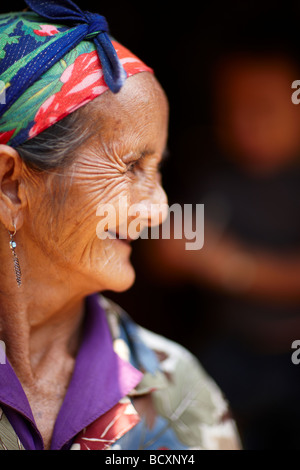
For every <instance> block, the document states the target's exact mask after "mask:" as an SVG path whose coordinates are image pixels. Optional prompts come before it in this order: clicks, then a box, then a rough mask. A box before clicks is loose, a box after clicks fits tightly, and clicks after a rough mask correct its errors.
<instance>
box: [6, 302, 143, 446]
mask: <svg viewBox="0 0 300 470" xmlns="http://www.w3.org/2000/svg"><path fill="white" fill-rule="evenodd" d="M86 312H87V313H86V317H85V323H84V332H83V340H82V344H81V347H80V350H79V353H78V355H77V359H76V364H75V368H74V372H73V375H72V379H71V382H70V384H69V387H68V390H67V393H66V396H65V399H64V402H63V404H62V407H61V409H60V411H59V414H58V417H57V420H56V423H55V426H54V431H53V436H52V442H51V449H52V450H58V449H63V448H65V449H66V448H69V446H70V444H71V442H72V439H73V438H74V437H75V436H76V435H77V434H78V433H79V432H80V431H81V430H82V429H83V428H85V427H86V426H88V425H89V424H91V423H92V422H93V421H95V420H96V419H97V418H98V417H100V416H101V415H103V414H104V413H105V412H106V411H108V410H110V409H111V408H112V407H113V406H114V405H115V404H116V403H118V401H119V400H120V399H121V398H123V397H124V396H126V395H127V394H128V393H129V392H130V391H131V390H132V389H133V388H134V387H135V386H136V385H137V384H138V383H139V382H140V381H141V379H142V377H143V374H142V373H141V372H140V371H138V370H137V369H135V368H134V367H133V366H132V365H131V364H129V363H128V362H126V361H124V360H123V359H121V358H120V357H119V356H118V355H117V354H116V353H115V352H114V350H113V343H112V338H111V334H110V331H109V327H108V323H107V319H106V315H105V312H104V310H103V309H102V307H101V306H100V303H99V299H98V295H96V294H95V295H92V296H90V297H87V299H86ZM0 406H1V407H2V408H3V411H4V413H5V415H6V416H7V418H8V420H9V421H10V423H11V424H12V426H13V428H14V429H15V431H16V433H17V434H18V437H19V439H20V441H21V442H22V444H23V445H24V447H25V449H27V450H31V449H36V450H41V449H43V448H44V447H43V441H42V437H41V435H40V433H39V431H38V429H37V427H36V424H35V421H34V418H33V415H32V411H31V409H30V405H29V403H28V400H27V397H26V395H25V393H24V391H23V389H22V386H21V383H20V381H19V380H18V378H17V376H16V374H15V372H14V370H13V368H12V367H11V365H10V364H9V363H8V362H7V363H6V364H0Z"/></svg>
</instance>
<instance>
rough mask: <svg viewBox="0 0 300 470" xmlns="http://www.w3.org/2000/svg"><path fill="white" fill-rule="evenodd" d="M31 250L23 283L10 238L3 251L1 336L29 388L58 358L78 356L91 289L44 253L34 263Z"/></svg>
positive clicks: (8, 353) (60, 359)
mask: <svg viewBox="0 0 300 470" xmlns="http://www.w3.org/2000/svg"><path fill="white" fill-rule="evenodd" d="M1 246H2V247H5V244H4V243H1ZM17 250H18V248H17ZM17 250H16V251H17ZM26 251H27V250H24V248H23V247H21V249H19V252H20V253H21V254H22V257H21V258H20V265H21V270H22V266H23V267H25V269H23V270H22V285H21V287H18V286H17V282H16V278H15V273H14V268H13V257H12V254H11V251H10V249H9V242H8V241H7V249H6V250H5V249H4V248H3V249H1V253H0V256H1V260H2V263H1V268H0V286H1V290H0V340H2V341H4V342H5V346H6V354H7V358H8V360H9V362H10V363H11V365H12V366H13V368H14V370H15V372H16V374H17V376H18V377H19V379H20V381H21V382H22V383H23V385H25V384H27V385H28V386H30V384H33V383H36V382H37V379H38V378H39V377H42V376H43V374H45V373H46V374H47V371H48V370H49V364H51V369H52V370H53V363H55V362H53V361H56V360H57V361H62V360H65V359H66V358H69V359H70V358H74V357H75V355H76V352H77V350H78V347H79V343H80V332H81V324H82V320H83V315H84V298H85V297H86V295H88V294H90V293H91V292H88V291H84V289H79V288H78V285H74V284H75V282H73V279H72V277H71V276H70V273H65V272H62V271H61V270H58V268H57V266H55V265H51V264H50V263H49V261H48V263H45V262H44V260H43V255H42V254H39V257H38V258H36V257H35V256H33V259H38V260H39V261H40V262H39V263H38V264H35V265H34V266H31V265H30V260H28V259H26V256H24V253H26ZM58 272H59V275H58Z"/></svg>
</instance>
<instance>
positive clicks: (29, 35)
mask: <svg viewBox="0 0 300 470" xmlns="http://www.w3.org/2000/svg"><path fill="white" fill-rule="evenodd" d="M26 2H27V3H28V4H29V5H30V6H32V4H33V6H34V7H35V3H38V4H39V5H38V6H39V8H35V10H40V6H41V4H43V5H46V10H45V16H46V18H45V17H44V16H43V17H41V16H40V15H39V14H37V13H34V12H17V13H10V14H5V15H0V144H8V145H10V146H12V147H16V146H18V145H20V144H22V143H23V142H25V141H27V140H28V139H31V138H33V137H35V136H36V135H38V134H39V133H40V132H42V131H43V130H45V129H47V128H48V127H50V126H51V125H53V124H55V123H56V122H58V121H59V120H61V119H63V118H64V117H65V116H67V115H68V114H70V113H72V112H73V111H75V110H76V109H78V108H80V107H81V106H83V105H85V104H86V103H88V102H89V101H91V100H93V99H94V98H96V97H97V96H99V95H101V94H102V93H104V92H105V91H107V90H108V89H111V90H112V91H113V92H118V91H119V89H120V88H121V86H122V85H123V83H124V81H125V79H126V78H127V77H130V76H131V75H134V74H136V73H139V72H143V71H148V72H153V71H152V69H151V68H149V67H148V66H146V65H145V64H144V63H143V62H142V61H141V60H139V59H138V58H137V57H136V56H135V55H133V54H132V53H131V52H130V51H128V50H127V49H126V48H125V47H123V46H122V45H121V44H119V43H118V42H116V41H115V40H113V39H111V38H110V37H109V36H108V35H107V34H106V32H105V31H107V30H108V29H107V28H106V27H105V24H106V22H105V19H104V18H103V17H101V16H100V15H96V14H90V13H88V12H81V10H79V8H78V7H77V6H76V5H75V4H74V3H73V2H70V1H69V0H60V1H53V0H52V1H51V0H49V1H48V2H47V1H43V2H36V1H35V0H30V1H29V0H26ZM57 6H59V7H60V6H62V7H63V13H64V14H65V12H66V11H68V12H70V11H71V10H66V7H68V8H69V7H72V8H75V13H76V15H77V14H78V12H81V13H82V14H83V15H84V21H85V22H87V23H84V24H81V23H78V21H79V20H78V18H75V20H72V21H71V23H72V26H71V27H70V26H69V25H66V24H64V23H70V18H69V17H68V18H67V19H66V20H64V23H63V24H62V23H60V22H55V23H54V22H50V21H49V20H48V18H47V17H49V11H50V13H51V14H52V11H53V8H54V7H55V8H56V9H57ZM47 8H48V9H49V11H48V10H47ZM56 14H57V11H56ZM76 15H75V16H76ZM58 16H59V15H58ZM69 16H70V15H69ZM99 18H100V21H99ZM74 23H75V25H74ZM103 24H104V26H102V25H103ZM100 27H103V28H104V32H103V31H99V28H100ZM84 28H85V29H84ZM105 28H106V29H105ZM99 37H100V39H101V42H99ZM82 38H83V39H82ZM91 39H93V40H91ZM72 41H73V42H72ZM74 43H75V45H74ZM99 50H100V52H99ZM114 75H115V76H114Z"/></svg>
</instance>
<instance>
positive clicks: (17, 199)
mask: <svg viewBox="0 0 300 470" xmlns="http://www.w3.org/2000/svg"><path fill="white" fill-rule="evenodd" d="M26 3H27V5H28V6H29V7H30V8H31V9H32V10H33V11H27V12H22V13H12V14H7V15H2V16H1V17H0V34H1V41H0V58H1V60H0V70H1V76H0V79H1V81H2V94H1V104H0V116H1V117H0V144H1V145H0V183H1V184H0V220H1V225H0V250H1V267H0V276H1V289H0V340H1V345H2V347H3V348H4V349H5V350H6V356H5V358H4V359H5V360H2V361H1V364H0V406H1V409H0V447H1V448H2V449H26V450H31V449H33V450H40V449H53V450H54V449H63V450H67V449H83V450H85V449H99V450H101V449H191V448H194V449H226V448H231V449H232V448H237V442H238V438H237V435H236V432H235V426H234V423H233V421H232V420H231V419H230V418H229V417H228V413H227V411H228V410H227V405H226V402H225V401H224V400H223V398H222V395H221V393H220V392H219V390H218V388H217V387H216V385H215V384H214V382H213V381H212V380H211V379H210V378H209V377H208V376H207V375H206V373H205V372H204V371H203V370H202V368H201V366H200V365H199V364H198V363H197V361H196V359H195V358H194V357H193V356H192V355H191V354H190V353H189V352H188V351H186V350H185V349H183V348H182V347H181V346H179V345H177V344H175V343H173V342H171V341H169V340H167V339H165V338H163V337H161V336H158V335H156V334H153V333H151V332H149V331H146V330H145V329H143V328H141V327H139V326H137V325H136V324H135V323H134V322H133V320H132V319H131V318H130V317H129V316H128V315H127V314H126V313H125V312H123V311H122V310H121V309H120V308H119V307H118V306H116V305H114V304H113V303H112V302H111V301H109V300H107V299H105V298H104V297H103V296H101V295H100V294H99V292H101V291H104V290H114V291H123V290H125V289H127V288H129V287H130V286H131V285H132V283H133V281H134V270H133V267H132V266H131V264H130V261H129V257H130V253H131V245H130V241H131V240H130V238H129V237H128V236H127V235H128V234H127V233H125V232H124V230H125V229H124V227H126V223H125V222H127V225H128V223H129V222H130V220H131V219H132V217H130V216H129V214H128V212H126V213H124V211H121V212H120V211H119V209H118V208H119V205H118V202H119V200H120V198H121V197H123V198H124V197H125V198H127V200H128V201H129V204H134V203H141V202H143V205H144V206H145V207H146V208H147V207H148V206H150V205H151V204H153V203H156V204H160V203H165V202H166V196H165V193H164V191H163V189H162V187H161V185H160V175H159V170H158V167H159V163H160V161H161V158H162V155H163V152H164V149H165V146H166V139H167V121H168V104H167V99H166V97H165V94H164V92H163V90H162V89H161V87H160V85H159V83H158V82H157V80H156V79H155V77H154V74H153V72H152V70H151V69H150V68H149V67H147V66H146V65H145V64H144V63H143V62H141V61H140V60H139V59H138V58H137V57H135V56H134V55H133V54H131V53H130V52H129V51H128V50H126V49H125V48H124V47H123V46H121V45H120V44H118V43H117V42H115V41H112V42H111V39H110V37H109V36H108V34H107V24H106V21H105V19H104V18H103V17H101V16H100V15H97V14H91V13H88V12H82V11H81V10H80V8H79V7H78V6H77V5H75V4H74V3H73V2H71V1H68V0H62V1H48V2H47V1H44V2H38V1H36V0H28V1H27V2H26ZM104 203H105V204H111V205H112V206H113V207H115V208H116V212H117V214H118V219H117V223H116V224H115V226H114V230H113V231H114V233H115V235H116V236H115V237H112V236H110V237H105V236H100V235H101V234H99V230H97V224H98V222H99V217H97V216H96V213H97V208H98V207H99V204H104ZM154 218H155V219H156V221H155V223H157V217H154ZM139 223H140V230H142V228H143V227H146V226H148V225H151V224H152V223H154V222H153V221H152V219H151V217H150V216H149V212H148V211H147V210H146V211H145V213H144V214H143V213H142V214H140V216H139ZM1 357H3V355H2V356H1Z"/></svg>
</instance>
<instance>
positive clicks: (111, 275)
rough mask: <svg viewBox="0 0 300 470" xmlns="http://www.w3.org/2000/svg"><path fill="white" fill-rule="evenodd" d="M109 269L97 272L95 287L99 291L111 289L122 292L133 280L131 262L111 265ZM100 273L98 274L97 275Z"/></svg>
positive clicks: (133, 274) (133, 272)
mask: <svg viewBox="0 0 300 470" xmlns="http://www.w3.org/2000/svg"><path fill="white" fill-rule="evenodd" d="M111 268H112V269H111V270H109V271H108V270H107V272H106V273H103V272H102V273H101V274H100V273H99V271H98V272H97V279H95V281H96V282H97V289H96V290H98V291H99V292H100V291H113V292H124V291H126V290H128V289H130V287H132V285H133V284H134V281H135V270H134V268H133V266H132V265H131V263H130V262H129V261H128V262H127V263H120V264H118V266H115V269H113V266H112V265H111ZM99 274H100V275H99Z"/></svg>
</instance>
